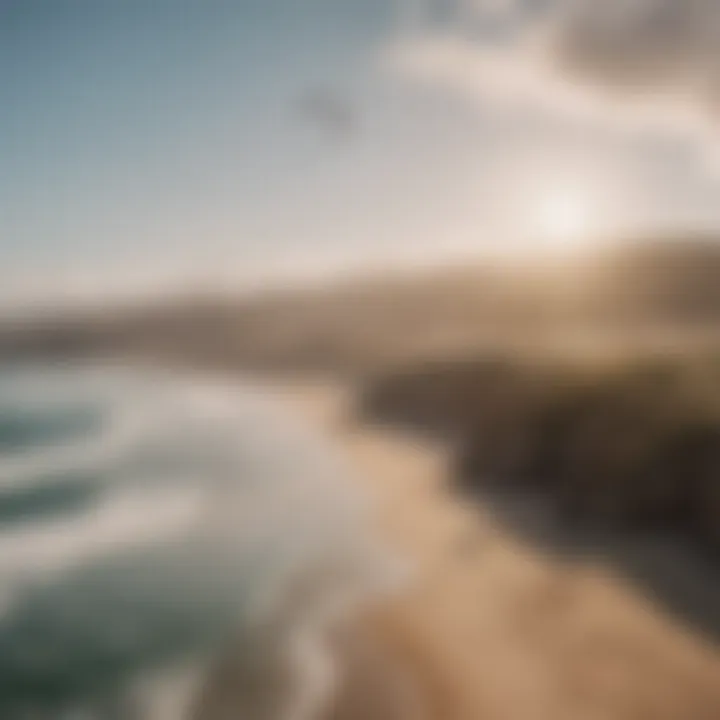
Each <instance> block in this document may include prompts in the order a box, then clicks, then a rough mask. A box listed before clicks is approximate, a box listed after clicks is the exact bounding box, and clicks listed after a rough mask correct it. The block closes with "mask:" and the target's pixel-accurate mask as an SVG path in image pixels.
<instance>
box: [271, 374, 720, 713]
mask: <svg viewBox="0 0 720 720" xmlns="http://www.w3.org/2000/svg"><path fill="white" fill-rule="evenodd" d="M268 390H269V391H270V392H271V393H273V394H275V395H277V396H279V398H280V399H282V400H283V401H284V402H285V403H286V405H287V407H288V409H289V411H290V412H292V413H295V415H296V416H297V417H298V419H299V420H300V421H301V422H303V423H305V424H308V425H310V426H311V427H312V428H313V429H314V430H316V431H317V432H320V433H323V434H325V435H327V436H328V437H329V438H330V439H331V440H332V441H333V442H334V443H335V444H336V446H337V447H338V448H339V449H340V450H341V451H342V452H343V453H344V454H345V456H346V457H347V458H348V459H349V461H350V463H351V465H352V466H353V467H355V468H356V470H357V476H358V478H359V481H360V482H361V483H362V484H363V489H364V490H365V491H366V492H367V493H368V494H369V496H370V501H371V510H372V515H373V520H374V523H375V527H374V530H376V531H377V534H378V536H379V537H381V538H382V539H383V541H384V542H386V543H387V544H388V547H390V548H392V549H395V550H397V551H398V552H399V553H400V554H401V555H402V556H403V557H407V558H408V559H409V561H410V562H411V564H412V566H413V571H414V572H413V575H412V578H411V579H410V582H408V584H407V586H406V587H404V588H403V589H402V590H401V591H400V592H399V593H397V594H396V595H395V596H394V597H393V598H392V599H391V600H389V601H386V602H384V603H383V604H382V605H381V606H378V607H377V608H375V610H374V611H372V612H370V613H367V614H365V615H364V616H363V617H362V618H361V619H360V620H359V622H358V623H357V624H356V625H355V626H354V627H353V628H352V629H351V632H350V633H349V636H346V639H345V640H344V642H343V646H342V648H341V651H340V663H341V667H345V675H344V678H345V679H344V682H341V683H340V684H339V687H338V691H337V692H336V694H335V698H334V701H333V703H332V704H331V708H330V710H329V712H328V713H327V714H326V716H324V717H323V720H361V719H362V718H370V717H372V718H378V720H381V719H382V720H385V718H387V720H405V718H408V719H409V718H413V719H415V718H417V720H421V719H422V718H424V717H427V718H428V720H432V719H433V718H442V720H456V719H457V720H466V719H467V720H476V719H478V720H479V719H482V720H485V719H487V720H495V719H497V720H516V719H517V720H577V718H592V719H593V720H596V719H597V720H639V719H642V718H648V719H652V720H695V719H698V720H712V719H714V718H717V717H719V716H720V649H719V648H718V647H717V646H716V645H713V644H712V642H711V641H709V640H708V639H707V638H703V637H702V636H699V635H696V634H695V633H693V632H692V631H690V629H689V628H687V627H685V626H683V625H682V624H680V623H679V622H678V621H676V620H675V619H673V618H671V617H669V616H667V615H666V614H665V613H664V612H663V611H662V610H661V609H660V608H659V607H658V606H657V605H656V604H655V603H653V602H652V600H651V599H650V598H647V597H643V596H642V595H641V594H640V593H639V592H638V591H637V590H636V589H635V588H633V587H631V586H630V585H629V584H628V583H627V582H626V581H624V580H623V579H622V578H620V577H619V576H616V575H615V574H614V573H613V572H611V571H610V570H609V569H608V568H607V567H606V566H604V565H603V564H602V563H593V562H589V561H582V562H578V563H562V562H560V561H558V560H556V559H553V558H549V557H547V556H546V555H543V554H542V553H540V552H539V551H537V550H536V549H534V548H532V547H530V546H528V545H526V544H525V543H523V542H521V541H519V540H517V539H516V538H514V537H513V536H511V535H510V534H509V533H508V532H507V531H506V530H505V529H504V528H502V527H501V526H500V525H499V524H498V523H497V522H496V521H495V520H494V518H493V517H492V514H491V513H490V511H489V510H487V509H485V508H483V507H482V506H477V505H472V506H470V505H469V504H466V503H464V502H462V501H461V500H460V499H458V498H457V497H456V496H454V495H453V494H452V493H451V492H450V491H448V490H447V489H446V476H445V463H444V460H445V457H444V451H443V448H442V447H440V446H433V445H432V444H430V443H428V442H426V441H425V440H422V441H421V440H419V439H418V438H417V437H414V436H413V435H411V434H408V433H404V432H400V431H394V430H390V429H388V428H382V429H378V428H372V427H366V426H361V425H358V424H357V423H354V422H353V421H352V419H351V418H350V417H349V414H348V410H349V407H350V402H351V400H352V388H350V387H349V386H342V385H331V384H328V383H317V384H312V383H308V382H305V381H298V382H294V381H290V382H284V381H283V382H278V383H276V384H274V385H273V384H270V386H269V387H268ZM348 637H349V638H350V639H349V640H348V639H347V638H348ZM353 638H354V639H353ZM378 654H380V656H381V657H384V658H385V662H386V663H390V667H394V668H396V669H397V670H396V672H391V671H385V672H378V665H380V666H382V664H383V663H379V662H378V660H377V657H378ZM368 658H374V659H373V660H370V659H368ZM400 677H402V678H404V680H403V681H402V682H401V681H399V680H398V678H400ZM403 683H405V687H404V688H403V687H402V685H403ZM407 686H409V687H410V688H411V690H409V691H408V687H407ZM383 694H386V695H388V694H389V696H392V697H394V698H395V699H394V701H387V702H386V707H385V708H384V709H383V710H382V711H381V710H378V709H377V708H375V707H373V706H372V699H373V698H375V699H376V698H377V697H379V696H382V695H383ZM413 696H414V700H413V699H412V698H413ZM403 697H404V698H405V699H404V700H403V699H402V698H403ZM398 698H400V699H398ZM408 698H410V699H408ZM393 702H394V703H395V705H393ZM368 703H370V705H368ZM413 703H415V704H416V706H421V707H422V708H423V709H424V710H423V711H424V713H425V714H424V715H419V714H418V711H417V710H413V709H412V708H413ZM383 712H384V713H385V714H382V713H383Z"/></svg>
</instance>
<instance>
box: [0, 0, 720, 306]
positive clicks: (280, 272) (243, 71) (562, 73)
mask: <svg viewBox="0 0 720 720" xmlns="http://www.w3.org/2000/svg"><path fill="white" fill-rule="evenodd" d="M719 46H720V3H716V2H715V0H604V2H602V3H600V2H596V1H595V0H233V1H231V0H204V1H202V2H201V0H0V297H3V298H5V301H6V302H10V298H11V297H16V296H18V295H26V296H32V295H33V294H36V293H43V292H61V293H62V292H64V293H66V294H73V293H74V294H77V295H82V294H83V293H84V294H86V295H91V296H92V295H93V294H103V293H111V292H113V291H117V292H123V291H125V292H130V293H134V292H137V293H140V292H142V291H144V290H148V289H150V290H151V289H157V288H164V287H166V286H172V285H173V284H176V283H185V284H190V285H195V286H197V285H200V286H203V287H204V286H210V287H214V286H218V287H219V286H225V285H227V286H229V287H241V286H243V287H244V286H253V284H255V285H263V283H266V282H270V281H271V280H272V279H275V280H276V281H278V280H282V281H285V280H284V279H287V278H295V277H305V276H308V275H309V276H315V275H317V274H321V275H323V274H330V275H332V274H334V273H337V272H345V271H354V270H357V269H358V268H378V267H380V268H383V267H386V266H391V265H393V264H401V265H402V264H407V263H417V264H424V263H428V262H429V263H434V262H438V261H453V260H454V259H457V258H463V259H464V258H473V257H484V256H487V255H488V254H490V255H495V254H498V253H500V254H508V255H511V256H515V257H522V258H523V259H526V260H528V259H529V260H530V261H532V260H533V258H538V259H539V258H542V257H543V256H546V255H548V253H549V252H550V251H552V252H553V253H555V252H558V251H562V252H567V251H569V250H572V251H575V250H577V249H579V248H580V247H582V246H584V245H589V244H590V243H596V242H598V241H599V240H598V239H599V238H605V237H620V236H626V235H627V236H631V235H634V234H640V233H642V234H647V235H659V234H667V233H688V232H693V233H694V232H716V231H717V230H718V229H719V228H720V147H719V146H718V135H717V121H718V118H719V117H720V54H718V53H717V51H716V48H717V47H719ZM719 236H720V233H719ZM3 289H4V290H3Z"/></svg>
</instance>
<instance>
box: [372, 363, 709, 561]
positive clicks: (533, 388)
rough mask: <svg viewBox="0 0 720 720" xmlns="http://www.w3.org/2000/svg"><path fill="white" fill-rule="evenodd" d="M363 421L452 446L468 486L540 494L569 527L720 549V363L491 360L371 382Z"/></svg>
mask: <svg viewBox="0 0 720 720" xmlns="http://www.w3.org/2000/svg"><path fill="white" fill-rule="evenodd" d="M362 410H363V413H364V414H365V415H366V416H370V417H373V418H376V419H384V420H387V421H392V422H405V423H412V424H415V425H417V426H420V427H422V428H424V429H426V430H429V431H432V432H435V433H440V434H443V435H445V436H447V437H450V438H451V439H452V440H454V441H456V442H457V446H458V451H457V458H456V460H457V470H458V474H459V476H460V477H461V478H462V482H463V483H464V484H465V485H467V486H469V487H474V486H476V485H484V484H487V483H503V484H511V485H512V486H514V487H522V486H525V487H534V488H542V489H544V490H545V491H547V492H548V493H549V494H550V495H551V496H552V497H553V498H555V499H556V500H557V503H558V505H559V507H561V508H562V509H564V511H565V512H566V513H567V514H568V515H569V516H570V517H572V518H574V519H578V520H584V521H593V522H601V523H603V524H608V525H614V526H619V527H624V528H653V529H667V530H672V531H681V532H682V533H684V534H686V535H688V536H690V537H692V538H695V539H698V540H700V541H702V542H703V543H704V544H707V545H709V546H712V547H714V548H715V549H718V550H720V359H719V358H717V357H714V356H713V357H704V358H694V359H689V358H679V357H676V358H664V359H663V358H658V357H646V358H641V359H633V360H625V361H623V362H619V361H616V362H613V363H607V362H605V363H602V364H601V363H590V362H587V361H586V362H580V361H576V362H560V361H551V360H535V361H532V362H530V361H528V362H521V361H519V360H515V359H507V358H505V359H503V358H497V357H496V358H486V359H480V360H474V361H462V362H456V363H453V362H447V361H445V362H438V363H426V364H424V365H421V366H417V367H415V368H410V369H406V370H403V371H399V372H394V373H390V374H388V375H385V376H384V377H382V378H379V379H376V380H375V381H373V382H371V383H370V385H369V387H368V388H367V391H366V392H365V394H364V397H363V402H362Z"/></svg>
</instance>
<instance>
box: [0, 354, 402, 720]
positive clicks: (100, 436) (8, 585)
mask: <svg viewBox="0 0 720 720" xmlns="http://www.w3.org/2000/svg"><path fill="white" fill-rule="evenodd" d="M348 474H349V470H348V468H347V467H345V465H344V464H343V462H342V459H341V458H339V457H338V456H336V454H335V453H334V451H333V448H331V447H328V446H327V444H326V443H325V442H324V441H323V440H322V439H320V438H319V437H317V436H315V435H314V434H313V433H312V432H311V431H310V430H309V429H306V428H302V427H298V425H297V421H292V420H290V418H289V416H288V415H287V414H286V413H285V412H284V411H283V409H282V407H280V406H279V405H277V404H275V402H274V401H272V400H270V399H269V398H268V397H266V396H265V395H264V394H263V393H262V391H260V390H259V389H257V388H253V386H252V385H250V384H241V383H230V382H225V381H219V380H210V379H206V378H199V377H197V376H192V375H188V376H184V375H180V374H178V375H172V374H170V373H168V372H165V371H159V370H157V369H142V370H140V369H134V370H130V369H128V368H126V367H112V366H102V365H93V366H91V365H78V366H65V367H49V366H43V365H32V366H19V365H14V366H9V367H5V368H3V369H2V370H1V371H0V718H3V720H26V719H27V720H30V719H32V720H51V719H52V720H71V719H72V720H182V718H185V717H187V718H190V717H192V718H194V719H196V718H197V719H200V720H203V719H205V718H207V720H213V718H214V717H215V715H213V713H216V712H217V706H218V702H217V701H216V699H214V698H212V697H211V696H212V694H213V692H214V690H213V685H212V682H209V681H208V677H212V668H214V667H217V666H218V663H220V664H222V663H223V662H225V661H224V658H232V671H233V673H234V674H235V675H236V676H237V683H236V684H237V687H238V688H241V689H242V688H247V692H246V697H244V696H243V695H242V692H235V694H234V696H233V703H237V704H238V708H237V716H238V717H248V718H253V720H263V719H264V718H268V720H305V719H306V718H312V717H316V716H317V713H318V711H319V708H320V706H321V703H322V701H323V699H324V697H325V695H326V693H327V692H328V691H329V689H330V688H331V686H332V674H333V668H332V661H331V659H330V658H329V657H327V656H326V653H325V651H324V646H323V645H322V642H321V637H322V629H323V627H324V626H325V625H326V623H327V622H328V621H329V619H330V618H331V617H334V616H337V615H339V614H342V613H344V612H347V611H348V609H349V608H350V607H351V606H352V604H353V603H356V602H359V601H361V600H362V599H363V598H365V597H368V596H369V595H371V594H372V593H373V592H375V591H376V589H377V588H378V587H379V586H380V584H382V583H383V582H384V581H385V579H386V577H387V574H388V570H387V568H386V567H385V566H384V562H383V561H384V557H383V554H382V553H380V552H379V551H378V550H377V548H375V547H374V546H373V544H372V542H371V541H370V540H369V535H368V528H367V523H366V519H365V507H364V498H363V497H361V496H360V495H359V494H358V492H357V489H356V485H354V484H353V483H351V482H348V480H349V478H348ZM225 711H227V709H225ZM217 717H220V715H217Z"/></svg>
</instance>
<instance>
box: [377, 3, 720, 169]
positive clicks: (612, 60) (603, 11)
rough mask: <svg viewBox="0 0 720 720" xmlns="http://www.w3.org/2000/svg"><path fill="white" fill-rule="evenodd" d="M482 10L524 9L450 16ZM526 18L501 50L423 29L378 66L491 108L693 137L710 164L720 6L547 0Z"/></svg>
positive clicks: (403, 39) (462, 35)
mask: <svg viewBox="0 0 720 720" xmlns="http://www.w3.org/2000/svg"><path fill="white" fill-rule="evenodd" d="M488 2H490V5H491V6H495V7H504V6H505V3H506V2H508V3H509V5H508V7H512V8H513V9H514V12H515V13H518V12H520V8H521V7H522V6H523V5H525V6H527V3H528V0H525V2H524V4H523V3H520V2H517V1H516V0H464V2H462V3H460V4H458V5H457V6H456V7H457V8H458V12H460V11H461V10H462V9H463V8H465V9H467V7H468V3H472V7H473V8H475V9H477V8H481V9H482V8H484V9H487V7H489V5H488ZM498 2H501V5H500V6H498V5H497V3H498ZM461 5H462V8H461ZM528 17H530V16H528ZM531 17H532V19H527V20H526V22H525V23H523V22H522V20H518V18H516V23H517V28H516V32H515V33H513V34H512V35H511V36H507V37H504V38H503V40H502V42H500V43H498V42H484V41H483V40H478V39H477V38H476V37H473V35H472V33H467V32H463V31H462V30H458V26H457V25H451V26H447V25H446V26H444V27H437V26H433V25H432V24H431V23H428V24H427V25H426V26H425V27H424V32H422V33H417V32H416V33H413V34H403V33H400V34H398V36H397V37H396V38H395V41H394V42H392V43H391V44H390V46H389V47H386V48H385V50H384V52H383V56H382V62H383V64H384V66H385V67H386V68H388V69H390V70H391V71H392V72H395V73H398V74H400V75H401V76H403V77H405V78H410V79H413V80H415V81H419V82H425V83H429V84H432V85H434V86H437V87H440V88H444V89H446V90H451V91H453V92H455V93H459V94H461V95H463V96H464V97H467V98H468V99H470V100H471V101H477V102H480V103H483V104H487V103H492V104H493V106H495V107H502V108H508V109H513V108H518V109H523V110H532V111H534V112H536V113H541V114H543V115H544V116H550V117H558V118H562V119H568V120H570V121H577V122H582V123H590V124H593V125H597V126H601V127H608V126H609V127H612V128H615V129H626V128H629V129H631V130H632V129H634V130H643V131H646V130H650V131H657V132H661V133H663V134H666V133H669V134H676V135H677V134H679V135H691V136H692V137H694V138H696V139H697V140H698V141H699V142H700V144H702V145H703V146H704V147H705V154H706V156H707V157H708V158H709V162H710V164H712V165H715V164H716V160H717V157H718V151H717V146H718V138H717V133H716V130H715V127H714V120H715V118H714V117H713V115H712V112H708V110H713V109H714V107H715V104H714V103H715V99H716V97H717V98H720V0H602V2H601V1H600V0H552V1H551V2H550V4H549V5H548V6H547V8H546V11H545V13H544V14H542V13H541V14H538V13H534V14H532V16H531ZM715 48H718V50H717V51H716V50H715ZM715 81H717V82H718V87H717V88H716V87H715V85H714V83H715ZM717 107H718V109H720V100H719V101H718V104H717Z"/></svg>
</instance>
